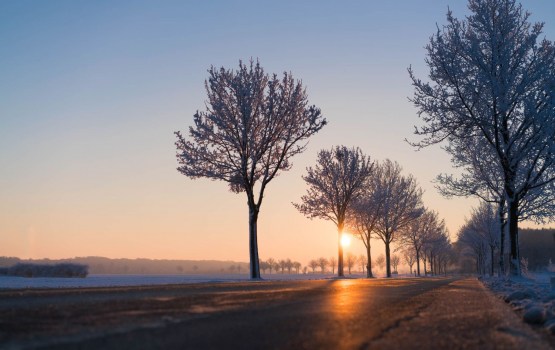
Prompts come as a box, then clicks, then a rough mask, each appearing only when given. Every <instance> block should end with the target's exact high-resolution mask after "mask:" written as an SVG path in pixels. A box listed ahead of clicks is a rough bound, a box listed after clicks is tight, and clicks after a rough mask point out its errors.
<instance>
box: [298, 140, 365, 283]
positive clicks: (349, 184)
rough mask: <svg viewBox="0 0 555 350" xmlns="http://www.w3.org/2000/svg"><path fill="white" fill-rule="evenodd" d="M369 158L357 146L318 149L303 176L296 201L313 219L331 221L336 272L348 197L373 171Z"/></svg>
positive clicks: (340, 261) (340, 266)
mask: <svg viewBox="0 0 555 350" xmlns="http://www.w3.org/2000/svg"><path fill="white" fill-rule="evenodd" d="M372 167H373V165H372V163H371V162H370V158H369V157H366V156H365V155H364V154H362V151H361V150H360V149H359V148H347V147H345V146H337V147H334V148H332V149H331V150H321V151H320V152H319V153H318V159H317V162H316V166H315V167H314V168H312V167H309V168H307V172H308V174H307V175H306V176H303V179H304V180H305V181H306V183H307V184H308V185H309V188H308V190H307V194H306V195H304V196H302V198H301V200H302V204H295V203H293V205H294V206H295V208H297V209H298V210H299V211H300V212H301V213H303V214H304V215H305V216H307V217H309V218H311V219H313V218H320V219H325V220H330V221H332V222H333V223H334V224H335V225H336V226H337V232H338V257H337V262H338V265H337V275H338V276H340V277H341V276H343V247H342V246H341V235H342V234H343V227H344V226H345V219H346V213H347V210H348V209H349V206H350V204H351V201H353V200H354V199H356V198H357V197H358V196H359V195H360V192H361V191H362V189H363V187H364V186H365V184H366V181H367V179H368V177H369V176H370V174H371V172H372Z"/></svg>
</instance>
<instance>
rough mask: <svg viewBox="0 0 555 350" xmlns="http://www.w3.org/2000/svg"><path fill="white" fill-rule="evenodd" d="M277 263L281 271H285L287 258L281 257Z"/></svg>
mask: <svg viewBox="0 0 555 350" xmlns="http://www.w3.org/2000/svg"><path fill="white" fill-rule="evenodd" d="M278 264H279V268H280V269H281V273H284V272H285V269H286V268H287V260H284V259H281V260H279V261H278Z"/></svg>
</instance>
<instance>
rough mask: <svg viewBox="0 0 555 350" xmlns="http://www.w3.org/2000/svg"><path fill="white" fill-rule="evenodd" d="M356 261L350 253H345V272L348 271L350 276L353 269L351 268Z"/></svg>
mask: <svg viewBox="0 0 555 350" xmlns="http://www.w3.org/2000/svg"><path fill="white" fill-rule="evenodd" d="M356 261H357V258H356V256H354V255H353V254H352V253H347V259H346V263H347V271H349V275H350V274H351V269H352V268H353V266H355V263H356Z"/></svg>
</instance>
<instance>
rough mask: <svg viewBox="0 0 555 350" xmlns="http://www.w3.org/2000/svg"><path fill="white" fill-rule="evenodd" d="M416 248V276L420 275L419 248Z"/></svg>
mask: <svg viewBox="0 0 555 350" xmlns="http://www.w3.org/2000/svg"><path fill="white" fill-rule="evenodd" d="M415 250H416V271H417V272H418V276H420V249H415Z"/></svg>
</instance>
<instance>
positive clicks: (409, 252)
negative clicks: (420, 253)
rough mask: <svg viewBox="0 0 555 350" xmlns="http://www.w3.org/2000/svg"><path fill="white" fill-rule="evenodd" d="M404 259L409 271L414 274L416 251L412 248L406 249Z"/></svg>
mask: <svg viewBox="0 0 555 350" xmlns="http://www.w3.org/2000/svg"><path fill="white" fill-rule="evenodd" d="M403 259H404V260H405V263H406V264H407V265H408V267H409V272H410V274H411V275H412V274H413V270H412V267H413V266H414V263H416V253H415V252H414V250H413V249H411V248H408V249H405V250H404V251H403Z"/></svg>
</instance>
